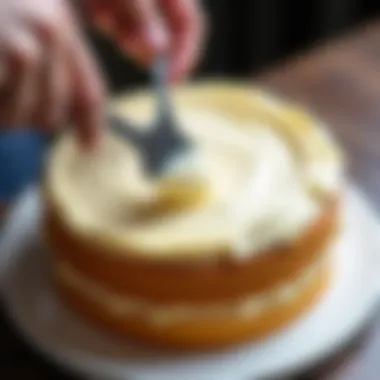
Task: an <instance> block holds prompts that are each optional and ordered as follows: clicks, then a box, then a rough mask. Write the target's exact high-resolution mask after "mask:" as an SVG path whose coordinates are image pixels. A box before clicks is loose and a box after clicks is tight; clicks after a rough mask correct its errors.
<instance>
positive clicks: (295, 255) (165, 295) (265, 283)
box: [45, 200, 340, 303]
mask: <svg viewBox="0 0 380 380" xmlns="http://www.w3.org/2000/svg"><path fill="white" fill-rule="evenodd" d="M339 221H340V218H339V202H338V201H337V200H336V201H332V202H330V203H328V204H327V205H326V208H325V209H324V210H323V212H322V213H321V215H320V216H319V218H318V219H317V220H316V221H315V222H314V223H313V224H312V225H311V226H309V228H307V229H306V230H305V231H304V232H303V233H302V235H301V236H300V237H298V238H297V239H295V240H294V241H293V242H291V243H286V244H282V245H278V244H277V245H275V246H273V247H272V248H271V249H269V250H266V251H263V252H254V253H252V255H249V256H247V257H245V258H242V259H240V260H237V259H236V258H234V257H230V256H228V255H227V256H225V257H224V258H222V259H221V258H219V259H218V260H215V259H214V260H206V259H197V260H190V261H184V260H183V259H179V260H178V261H175V260H167V261H162V260H158V261H154V260H146V259H144V258H142V257H140V259H137V258H136V256H134V255H133V254H131V255H128V254H124V255H120V254H118V253H117V252H116V253H115V252H113V251H111V250H110V248H107V247H105V246H101V245H98V244H94V241H92V240H90V239H86V238H84V237H82V236H81V235H80V234H77V233H75V231H72V230H70V229H69V228H68V226H66V225H65V224H64V223H63V221H62V220H61V219H60V218H59V216H58V215H57V214H56V213H54V212H53V211H52V210H51V209H49V208H47V211H46V218H45V232H46V237H47V241H48V244H49V246H50V247H51V248H52V252H54V257H55V258H54V260H57V261H64V262H67V263H68V264H70V265H71V266H72V267H73V268H74V269H76V270H77V271H79V272H81V273H83V274H84V275H85V276H86V277H88V278H90V279H91V280H92V281H94V282H96V283H98V284H99V286H104V287H106V288H108V289H111V290H112V291H113V292H115V293H117V294H119V295H121V296H122V295H126V296H129V295H131V294H133V295H134V296H136V297H139V298H144V299H146V300H150V301H153V302H156V301H158V302H173V301H178V300H180V301H186V300H188V301H197V302H199V303H203V302H209V301H216V300H228V299H235V298H236V297H238V298H240V297H244V296H247V295H250V294H252V293H255V292H262V291H268V290H270V289H271V288H275V287H276V286H277V285H278V284H281V283H284V282H286V281H289V280H291V279H292V278H293V277H294V276H297V275H298V274H299V273H302V271H303V270H304V269H305V268H307V267H308V266H310V265H311V264H312V263H314V262H316V261H317V260H318V259H319V257H320V256H321V255H323V252H324V251H325V250H326V247H328V246H329V244H330V243H331V241H332V239H334V236H335V234H336V232H337V229H338V227H339ZM179 256H180V253H179ZM219 257H223V256H222V255H219Z"/></svg>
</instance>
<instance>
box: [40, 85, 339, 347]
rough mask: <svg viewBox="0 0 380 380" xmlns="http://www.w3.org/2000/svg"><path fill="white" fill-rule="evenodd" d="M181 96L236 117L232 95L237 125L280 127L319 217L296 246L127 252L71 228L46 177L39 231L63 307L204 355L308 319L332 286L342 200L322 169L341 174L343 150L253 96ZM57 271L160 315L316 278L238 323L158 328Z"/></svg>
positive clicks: (231, 89) (98, 235)
mask: <svg viewBox="0 0 380 380" xmlns="http://www.w3.org/2000/svg"><path fill="white" fill-rule="evenodd" d="M178 93H179V94H180V97H182V99H185V100H186V101H188V102H190V103H191V104H195V105H197V104H198V103H199V102H202V101H206V100H207V102H208V104H212V103H213V102H215V103H218V106H219V107H220V109H223V110H226V112H228V110H230V111H231V112H232V111H233V110H231V104H228V97H226V93H228V94H230V95H231V96H232V95H233V97H234V99H235V101H234V102H233V107H235V108H236V111H238V112H240V115H241V117H242V118H247V119H249V118H251V117H252V114H255V116H257V117H258V118H260V119H261V121H262V122H264V123H275V124H276V125H278V128H280V130H281V131H280V132H281V133H282V134H283V135H284V138H285V139H287V141H289V144H291V145H292V146H293V148H294V151H295V152H296V155H298V160H299V162H301V163H303V164H304V165H303V166H302V165H300V167H301V166H302V169H305V172H307V173H309V169H310V178H306V179H305V181H306V180H307V183H308V184H309V185H310V189H309V188H308V190H310V194H312V196H311V197H313V200H314V199H315V200H316V203H317V204H318V207H317V209H318V212H317V214H316V216H315V218H314V219H312V220H311V221H310V223H307V224H305V227H304V228H303V229H302V231H300V232H299V233H298V234H297V236H296V237H295V238H294V239H290V240H289V239H288V240H286V241H273V243H272V244H269V245H267V246H265V248H263V249H260V250H251V251H249V252H246V253H245V254H244V256H239V255H238V254H236V252H235V251H234V252H232V250H231V251H228V250H227V249H226V251H223V249H222V248H220V246H221V245H216V247H218V248H217V249H214V250H208V251H207V252H206V253H205V252H201V251H197V250H194V247H196V244H194V245H193V246H190V247H189V249H190V250H194V252H192V254H191V255H187V254H185V252H182V251H178V250H177V251H176V250H172V251H168V252H165V251H163V252H161V251H160V252H159V254H157V255H156V254H155V252H154V247H150V248H151V249H152V250H146V251H144V250H141V249H139V248H141V247H143V245H141V246H137V247H136V249H133V246H132V245H130V244H128V243H129V242H127V241H126V240H125V239H123V236H122V234H119V235H117V234H116V235H115V234H108V233H107V232H104V233H103V231H102V230H98V231H95V230H91V228H87V229H86V227H87V226H86V225H83V224H82V225H79V224H77V223H76V222H75V221H74V219H75V218H74V219H73V218H71V215H70V212H68V211H67V209H66V208H65V206H67V204H65V202H61V201H62V198H61V199H60V198H59V197H58V196H57V194H56V193H55V189H56V188H57V187H54V186H53V185H55V186H56V185H57V183H55V184H53V183H52V180H51V173H49V172H48V175H47V178H46V182H45V186H44V191H43V195H44V199H45V205H46V207H45V218H44V228H43V230H44V235H45V237H46V240H47V243H48V245H49V247H50V248H51V254H52V266H53V268H52V271H54V273H55V275H56V276H55V280H56V283H57V287H58V290H59V292H60V294H61V295H62V297H63V298H64V299H65V301H66V302H67V303H68V304H69V305H71V306H72V307H73V308H74V309H76V310H77V311H78V312H79V313H80V314H82V315H83V316H85V317H87V318H88V319H89V320H91V321H93V322H96V323H98V324H99V325H101V326H104V327H105V328H107V329H109V330H112V331H114V332H116V333H120V334H123V335H125V336H127V337H135V338H138V339H140V340H146V341H147V342H149V343H155V344H159V345H165V346H168V347H179V348H186V349H188V348H209V347H221V346H225V345H229V344H233V343H238V342H241V341H244V340H248V339H251V338H260V337H263V336H265V335H267V334H269V333H271V332H273V331H275V330H276V329H278V328H280V327H282V326H284V325H286V324H287V323H289V322H291V321H292V320H294V319H295V318H297V317H298V316H299V315H301V314H302V313H303V312H304V311H306V310H307V309H308V308H309V307H310V305H311V304H312V303H313V302H314V301H315V299H316V298H317V297H318V295H320V294H321V293H322V292H323V290H324V289H325V288H326V286H327V284H328V277H329V273H330V270H331V268H330V262H329V260H326V256H328V254H327V252H328V251H329V247H330V245H331V244H332V243H333V240H334V239H335V237H336V235H337V232H338V229H339V224H340V206H341V204H340V203H341V195H342V194H341V189H340V187H338V188H337V187H336V186H335V185H336V184H335V182H334V181H335V178H333V179H334V181H333V182H334V186H332V188H330V187H329V184H327V185H326V182H324V181H322V180H321V181H320V178H319V177H318V174H320V172H321V169H320V166H318V165H320V164H321V165H322V168H323V167H324V166H323V165H324V164H326V163H327V165H328V166H329V165H330V164H331V165H332V166H333V167H334V169H335V164H336V166H337V167H339V165H340V159H341V158H340V152H339V150H338V149H335V146H334V144H332V143H331V142H329V141H328V139H327V140H325V139H324V137H323V136H322V135H320V134H319V132H318V128H317V126H316V125H315V123H314V122H313V120H312V119H311V117H310V116H309V115H308V114H307V113H305V112H304V111H302V110H299V109H298V108H297V107H293V106H286V105H282V103H276V102H273V101H272V100H268V99H267V98H266V97H265V96H263V95H262V93H261V92H260V91H259V90H257V91H252V90H251V89H247V88H244V87H239V86H235V85H230V84H212V85H209V84H207V83H206V84H204V85H202V84H201V85H196V86H195V87H194V88H192V87H191V86H190V87H189V88H187V89H181V88H180V89H178ZM197 94H198V95H199V94H201V96H198V95H197ZM141 96H142V97H144V96H145V95H144V94H142V95H141ZM137 98H138V96H137ZM252 99H253V101H252ZM197 102H198V103H197ZM143 103H144V102H143ZM224 103H225V107H223V104H224ZM137 104H140V103H139V101H137ZM125 107H126V108H131V109H133V99H132V101H131V100H124V99H122V100H121V101H120V102H116V103H115V104H114V108H115V110H116V111H117V109H120V108H122V109H124V108H125ZM226 116H228V115H227V114H226ZM260 157H261V156H260ZM50 169H52V168H50ZM53 169H54V168H53ZM315 171H316V172H317V174H316V173H315ZM276 173H277V171H276ZM333 174H334V175H335V174H336V173H335V171H334V173H333ZM334 175H333V177H334ZM102 178H103V177H102ZM292 178H293V177H292ZM314 179H315V180H314ZM327 182H328V181H327ZM321 184H322V185H321ZM325 185H326V186H325ZM287 199H289V198H287ZM295 199H297V200H298V198H295ZM271 204H272V203H271ZM75 205H78V203H76V204H75ZM75 205H74V206H75ZM281 210H282V209H281ZM287 210H288V209H287ZM288 211H289V210H288ZM123 227H124V226H123ZM268 228H270V226H268ZM108 232H109V231H108ZM318 263H322V264H321V265H318ZM62 265H63V266H65V265H67V266H68V267H70V268H72V269H73V270H75V271H76V272H77V273H78V274H80V275H81V276H83V277H84V278H85V279H88V280H90V281H92V282H93V283H95V284H96V285H98V286H99V287H100V288H101V289H106V290H107V291H108V292H109V293H110V294H114V295H117V296H118V297H120V298H123V297H124V298H125V299H138V300H143V301H144V302H145V303H147V304H150V305H155V306H157V305H158V306H159V307H160V308H166V307H167V308H171V307H173V306H176V305H178V304H185V305H188V306H189V307H191V308H195V310H198V309H199V310H202V308H206V307H208V306H210V305H213V304H218V303H219V304H223V305H225V304H228V305H230V303H233V302H234V301H236V300H240V299H245V298H249V297H255V296H260V295H262V294H269V293H270V292H271V291H272V292H274V291H275V290H276V289H278V288H279V287H281V286H282V285H284V284H289V283H290V284H291V283H292V282H293V280H294V281H296V280H297V279H299V278H301V277H302V276H303V274H304V273H307V272H308V271H309V270H310V268H314V267H315V266H316V267H317V270H316V271H315V272H313V275H312V277H311V278H310V281H308V282H306V283H303V284H302V286H301V287H300V288H297V291H296V293H294V294H292V296H291V297H290V298H289V299H287V300H282V301H281V302H278V303H274V304H273V305H271V306H270V307H268V308H266V309H264V310H263V312H259V313H258V314H254V315H250V316H241V315H240V316H238V315H236V313H233V312H232V311H231V313H230V314H229V313H227V314H225V315H223V316H208V317H195V318H189V319H186V318H185V319H181V320H177V321H176V320H174V321H172V322H171V323H168V324H163V325H155V324H154V323H152V321H151V320H149V318H145V317H144V316H143V317H141V316H136V315H134V314H133V313H132V314H130V313H125V314H123V313H121V314H118V315H115V314H112V313H111V312H109V310H107V309H106V308H105V306H104V305H101V303H97V302H96V300H95V298H91V297H90V296H89V297H86V295H85V293H83V292H81V290H80V289H79V288H76V287H75V286H70V284H69V282H65V279H64V278H63V277H62V276H60V275H59V270H60V267H61V266H62Z"/></svg>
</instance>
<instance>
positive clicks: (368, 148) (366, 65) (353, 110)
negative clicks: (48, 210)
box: [0, 21, 380, 380]
mask: <svg viewBox="0 0 380 380" xmlns="http://www.w3.org/2000/svg"><path fill="white" fill-rule="evenodd" d="M255 81H256V82H259V83H261V84H262V85H264V86H266V87H268V88H270V89H272V90H274V91H277V92H279V93H281V94H283V95H285V96H288V97H291V98H293V99H296V100H297V101H300V102H302V103H303V104H305V105H306V106H307V107H309V108H310V109H311V110H312V111H313V112H315V113H317V114H318V115H320V116H321V117H322V118H323V119H324V120H326V122H327V123H328V124H329V126H330V127H331V130H332V131H333V133H334V134H335V135H336V137H337V139H338V140H339V141H340V142H341V144H342V145H343V147H344V148H345V150H346V151H347V153H348V158H349V163H350V165H349V176H350V177H351V178H352V179H353V180H354V181H355V182H356V183H357V184H358V185H359V186H360V187H361V188H362V189H363V190H364V191H365V192H366V194H367V196H368V198H369V199H370V200H371V201H372V204H373V207H374V208H375V209H376V210H377V211H378V212H380V21H379V22H375V23H373V24H371V25H367V26H364V27H362V28H361V29H359V30H356V31H353V32H352V33H351V34H350V35H349V36H346V37H344V38H342V39H341V40H338V41H332V42H329V43H328V44H326V45H325V46H321V47H319V48H318V49H316V50H314V51H312V52H310V53H308V54H306V55H303V56H300V57H297V58H295V59H293V60H291V61H289V62H286V63H284V64H283V65H281V67H279V68H275V69H274V70H270V71H269V72H267V73H264V74H263V75H261V76H260V77H259V78H256V79H255ZM379 358H380V316H375V317H374V319H373V320H372V321H371V323H369V325H368V326H366V329H365V331H363V332H362V333H361V334H360V336H358V337H356V339H355V340H353V342H352V343H351V345H350V346H349V347H347V348H345V350H343V351H342V352H339V353H336V355H334V357H331V358H326V360H325V361H324V362H323V363H319V364H318V366H316V367H315V368H313V369H310V370H309V371H308V372H307V373H305V374H300V375H298V376H296V377H293V379H299V380H325V379H326V380H327V379H336V380H378V379H379V378H380V360H379ZM0 379H4V380H18V379H20V380H50V379H52V380H53V379H54V380H74V379H75V378H73V377H69V376H68V375H65V374H63V373H61V372H60V371H58V370H57V369H56V368H55V367H53V366H51V365H49V364H48V363H47V362H46V361H45V360H44V359H42V358H41V357H39V356H38V355H36V354H35V353H33V352H32V351H31V350H29V348H28V347H27V346H26V345H25V344H24V343H23V342H22V340H21V339H19V337H18V336H17V333H15V331H14V329H13V328H12V326H11V324H10V323H9V321H8V320H7V318H6V317H5V313H4V311H1V309H0ZM195 380H196V379H195ZM231 380H233V379H231Z"/></svg>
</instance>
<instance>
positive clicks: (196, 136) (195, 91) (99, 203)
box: [47, 83, 340, 259]
mask: <svg viewBox="0 0 380 380" xmlns="http://www.w3.org/2000/svg"><path fill="white" fill-rule="evenodd" d="M174 98H175V102H176V109H177V110H178V115H177V117H178V125H179V126H180V128H182V129H183V132H184V133H185V134H187V136H188V138H189V139H191V140H193V141H194V142H195V146H196V147H197V149H196V152H195V154H194V157H193V159H191V160H188V161H186V160H185V163H182V164H181V165H180V166H177V167H176V166H175V165H174V167H176V168H177V169H176V170H173V171H172V173H171V174H170V175H169V177H170V176H171V177H173V178H174V179H175V180H178V181H179V182H181V178H182V177H184V178H185V179H184V181H185V182H184V183H185V184H184V186H183V188H184V189H185V190H186V191H187V189H188V188H189V187H191V186H192V183H194V182H197V181H198V182H199V183H202V184H203V185H204V186H203V185H202V186H203V187H202V186H200V193H202V194H194V192H192V195H191V196H194V197H197V196H198V197H199V198H200V199H201V207H194V208H192V207H190V208H185V209H184V210H181V211H179V212H174V213H172V212H163V213H162V214H161V215H159V217H157V218H155V219H147V220H146V221H144V220H142V219H141V218H139V217H138V218H137V220H136V218H135V216H136V215H137V216H138V214H139V212H140V211H139V210H140V207H142V208H144V209H148V210H149V209H152V208H154V207H155V206H154V201H155V199H157V197H158V194H159V193H160V189H161V187H160V183H161V182H160V181H157V180H156V179H152V178H149V176H146V173H145V172H144V170H143V168H142V163H141V157H140V156H139V153H138V152H136V150H135V148H134V147H133V146H130V145H128V144H127V143H126V142H125V141H122V140H120V139H119V138H117V137H116V136H113V135H108V134H107V136H106V138H105V139H104V140H103V143H102V146H101V148H100V150H99V151H98V152H97V153H96V154H95V153H89V152H83V151H81V150H80V149H78V147H77V146H76V144H75V141H74V139H73V138H72V137H71V136H66V137H67V138H64V139H62V141H61V142H60V143H59V144H58V146H57V147H56V148H55V150H54V151H53V154H52V156H51V161H50V165H49V170H48V181H47V183H48V189H49V193H50V196H51V199H52V201H53V202H55V205H56V206H57V207H59V209H60V212H61V214H62V215H63V216H64V219H65V220H66V221H67V222H68V224H69V226H70V227H72V228H73V229H74V231H76V232H78V233H81V234H82V233H83V234H86V235H87V236H88V237H90V238H92V239H94V241H102V242H104V243H105V244H107V246H108V247H112V246H115V245H116V246H117V248H120V252H126V253H128V254H131V253H137V254H139V255H147V256H149V257H152V258H155V259H160V258H168V257H169V258H170V257H172V256H175V257H176V258H178V257H179V256H180V257H183V258H186V257H189V256H190V257H197V256H209V255H220V254H229V255H237V256H238V255H246V254H252V252H260V251H264V250H265V248H266V247H267V246H269V245H270V244H273V243H275V242H286V241H291V240H292V239H294V238H296V237H297V236H298V235H299V234H300V233H302V231H303V230H304V228H305V227H307V225H308V224H310V223H311V222H312V221H313V220H314V219H315V218H316V217H317V216H318V213H319V212H320V211H321V206H323V205H324V200H325V199H326V198H328V197H329V196H331V195H332V194H334V193H335V192H336V191H337V190H338V189H339V186H340V160H339V158H338V156H339V155H338V154H335V148H334V144H333V142H332V141H330V138H329V136H327V135H325V134H323V133H322V131H321V129H320V128H319V125H318V123H317V122H315V121H314V120H312V119H311V118H310V117H308V115H305V113H303V112H301V111H298V110H294V109H292V108H289V107H288V106H287V105H284V104H282V103H281V102H279V101H275V100H274V99H272V98H270V97H268V96H267V95H266V94H263V93H261V92H254V91H252V90H251V89H250V90H249V91H247V89H242V88H240V87H238V86H234V85H225V86H223V85H218V84H212V83H211V84H208V85H199V86H197V85H194V86H193V87H191V86H189V87H188V88H184V89H181V90H179V91H178V93H175V97H174ZM116 103H117V104H116V106H115V110H116V112H117V113H119V114H120V115H121V116H125V117H128V118H130V119H133V120H135V121H136V122H137V121H139V122H141V125H146V124H144V123H147V122H148V121H149V120H151V119H152V110H151V109H149V104H150V103H149V96H142V97H138V96H137V97H136V98H132V99H131V100H128V98H121V99H119V101H118V102H116ZM173 178H171V179H173ZM166 179H167V178H166ZM169 179H170V178H169ZM186 181H188V182H186ZM169 182H170V181H169ZM174 182H175V181H174ZM169 187H170V186H169ZM205 189H206V190H205ZM166 191H167V192H168V193H169V194H173V193H174V192H175V191H174V190H173V189H167V188H166ZM186 191H185V193H186ZM203 193H207V194H206V195H205V194H203ZM186 196H187V195H186Z"/></svg>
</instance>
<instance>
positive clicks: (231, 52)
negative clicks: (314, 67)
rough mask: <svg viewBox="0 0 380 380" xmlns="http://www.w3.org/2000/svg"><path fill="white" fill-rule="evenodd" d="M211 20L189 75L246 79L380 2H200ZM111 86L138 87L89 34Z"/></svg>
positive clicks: (130, 69) (373, 10) (112, 51)
mask: <svg viewBox="0 0 380 380" xmlns="http://www.w3.org/2000/svg"><path fill="white" fill-rule="evenodd" d="M203 4H204V7H205V9H206V11H207V14H208V18H209V21H210V33H209V36H208V43H207V46H206V52H205V56H204V59H203V62H202V63H201V65H200V67H199V69H198V70H197V72H196V73H195V74H194V75H204V76H205V75H207V76H211V75H219V76H221V75H223V76H246V75H248V74H252V73H256V72H259V71H260V70H263V69H266V68H268V67H269V66H270V65H274V64H276V63H277V62H280V61H281V60H283V59H285V58H286V57H288V56H290V55H293V54H296V53H298V52H301V51H303V50H305V49H307V48H310V47H311V46H313V45H314V44H316V43H318V42H321V41H324V40H326V39H328V38H330V37H334V36H337V35H339V34H341V33H344V32H345V31H347V30H350V29H351V28H354V27H355V26H357V25H358V24H361V23H363V22H365V21H368V20H370V19H372V18H375V17H376V16H378V15H379V13H380V12H379V11H380V1H379V0H372V1H371V0H363V1H359V0H203ZM90 36H91V39H92V41H93V43H94V45H95V51H96V53H97V55H98V58H99V60H100V62H101V63H102V67H103V69H104V70H105V72H106V73H107V76H108V78H109V81H110V87H111V89H112V90H114V91H118V90H122V89H124V88H128V87H131V86H133V85H136V84H139V83H141V81H143V80H144V74H143V73H141V72H140V71H139V70H137V69H136V68H135V67H134V66H133V65H132V64H131V63H130V62H128V60H127V59H125V58H124V57H123V56H122V55H121V53H119V52H118V50H117V49H116V48H115V47H114V46H113V45H112V44H111V43H109V42H108V41H107V40H105V39H104V38H102V37H101V36H99V35H97V34H95V33H92V32H90Z"/></svg>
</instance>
